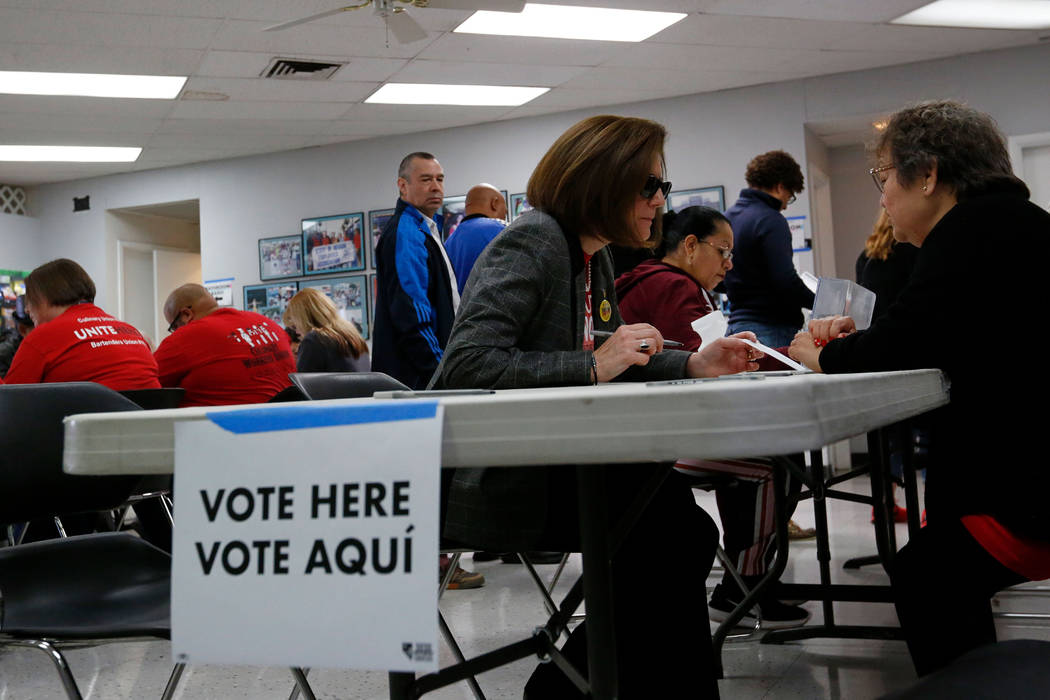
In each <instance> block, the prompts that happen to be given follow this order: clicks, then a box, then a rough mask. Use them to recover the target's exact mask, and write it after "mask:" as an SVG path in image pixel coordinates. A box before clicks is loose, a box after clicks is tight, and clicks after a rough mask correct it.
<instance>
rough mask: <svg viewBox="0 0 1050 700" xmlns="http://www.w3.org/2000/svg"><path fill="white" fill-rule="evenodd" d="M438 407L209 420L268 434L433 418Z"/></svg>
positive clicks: (263, 412)
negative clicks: (279, 431) (277, 431)
mask: <svg viewBox="0 0 1050 700" xmlns="http://www.w3.org/2000/svg"><path fill="white" fill-rule="evenodd" d="M437 406H438V402H437V401H397V402H395V403H378V402H377V403H376V404H375V405H374V406H360V405H359V406H311V405H304V406H275V407H273V408H257V409H254V410H250V409H243V410H238V411H216V412H214V413H208V414H207V416H208V419H209V420H210V421H211V422H212V423H215V425H217V426H219V427H220V428H222V429H224V430H228V431H229V432H231V433H238V434H240V433H268V432H271V431H274V430H298V429H301V428H327V427H330V426H334V425H359V424H362V423H387V422H390V421H399V420H415V419H417V418H433V417H434V416H435V414H436V413H437Z"/></svg>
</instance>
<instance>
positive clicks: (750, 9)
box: [697, 0, 930, 22]
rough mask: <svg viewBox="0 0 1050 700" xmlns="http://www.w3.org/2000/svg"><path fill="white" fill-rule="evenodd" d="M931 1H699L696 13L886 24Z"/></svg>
mask: <svg viewBox="0 0 1050 700" xmlns="http://www.w3.org/2000/svg"><path fill="white" fill-rule="evenodd" d="M929 2H930V0H880V1H879V2H857V1H856V0H850V1H847V2H843V0H701V1H700V2H698V3H697V4H698V5H699V7H698V8H697V9H698V10H702V11H704V12H713V13H717V14H726V15H750V16H754V17H794V18H796V19H816V20H834V21H845V22H886V21H889V20H891V19H893V18H895V17H900V16H901V15H903V14H905V13H906V12H911V11H912V10H914V9H915V8H917V7H922V6H923V5H927V4H929Z"/></svg>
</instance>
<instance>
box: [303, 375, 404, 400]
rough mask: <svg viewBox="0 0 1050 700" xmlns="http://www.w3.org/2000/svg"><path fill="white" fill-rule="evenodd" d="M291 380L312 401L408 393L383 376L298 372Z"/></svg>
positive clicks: (398, 383) (386, 376) (395, 381)
mask: <svg viewBox="0 0 1050 700" xmlns="http://www.w3.org/2000/svg"><path fill="white" fill-rule="evenodd" d="M288 378H289V379H291V380H292V384H294V385H295V386H296V387H298V388H299V390H300V391H302V393H303V394H304V395H305V396H306V398H308V399H310V400H311V401H322V400H325V399H358V398H368V397H370V396H372V394H374V393H375V392H377V391H399V390H400V391H404V390H408V387H407V386H405V385H404V384H402V383H401V382H399V381H398V380H396V379H394V378H393V377H391V376H390V375H388V374H383V373H382V372H295V373H293V374H289V375H288Z"/></svg>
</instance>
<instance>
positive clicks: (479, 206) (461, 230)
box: [445, 183, 507, 294]
mask: <svg viewBox="0 0 1050 700" xmlns="http://www.w3.org/2000/svg"><path fill="white" fill-rule="evenodd" d="M463 213H464V214H466V216H464V217H463V221H461V222H460V223H459V226H457V227H456V230H455V232H454V233H453V234H452V235H451V236H449V237H448V240H447V241H445V248H446V249H447V250H448V257H449V259H451V260H452V269H453V270H455V272H456V281H457V282H458V283H459V293H460V294H462V293H463V288H464V287H466V286H467V278H468V277H470V271H471V269H473V267H474V262H475V261H476V260H477V259H478V256H479V255H481V251H483V250H485V246H487V245H488V244H489V243H491V242H492V239H493V238H495V237H496V236H498V235H499V233H500V231H502V230H503V229H504V227H506V225H507V221H506V219H507V200H506V199H504V198H503V193H502V192H500V191H499V190H497V189H496V188H495V187H493V186H492V185H489V184H485V183H482V184H480V185H474V186H473V187H471V188H470V190H469V191H468V192H467V201H466V202H464V206H463Z"/></svg>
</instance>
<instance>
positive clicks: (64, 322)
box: [4, 304, 160, 391]
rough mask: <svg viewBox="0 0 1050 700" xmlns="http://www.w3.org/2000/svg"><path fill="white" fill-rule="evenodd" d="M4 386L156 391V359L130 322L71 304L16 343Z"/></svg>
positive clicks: (94, 307) (98, 310) (101, 311)
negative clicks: (67, 384) (49, 384)
mask: <svg viewBox="0 0 1050 700" xmlns="http://www.w3.org/2000/svg"><path fill="white" fill-rule="evenodd" d="M4 381H5V382H6V383H7V384H37V383H41V382H98V383H99V384H102V385H103V386H107V387H109V388H110V389H113V390H114V391H125V390H129V389H159V388H160V383H159V382H158V381H157V363H156V361H155V360H154V359H153V353H152V352H150V348H149V345H148V344H147V343H146V340H145V339H144V338H143V337H142V334H141V333H139V332H138V331H137V330H136V329H135V327H134V326H132V325H129V324H127V323H124V322H123V321H118V320H117V319H115V318H113V317H112V316H110V315H109V314H107V313H106V312H105V311H103V310H102V309H100V308H98V307H97V306H95V305H94V304H74V305H73V306H71V307H69V308H68V309H66V310H65V311H63V312H62V313H61V314H60V315H59V316H58V317H57V318H55V319H53V320H51V321H48V322H47V323H43V324H41V325H39V326H37V327H36V328H34V329H33V331H32V332H31V333H30V334H29V335H27V336H26V337H25V338H24V339H23V340H22V344H21V345H19V346H18V352H16V353H15V357H14V359H13V360H12V361H11V369H10V370H8V372H7V376H6V377H5V378H4Z"/></svg>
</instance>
